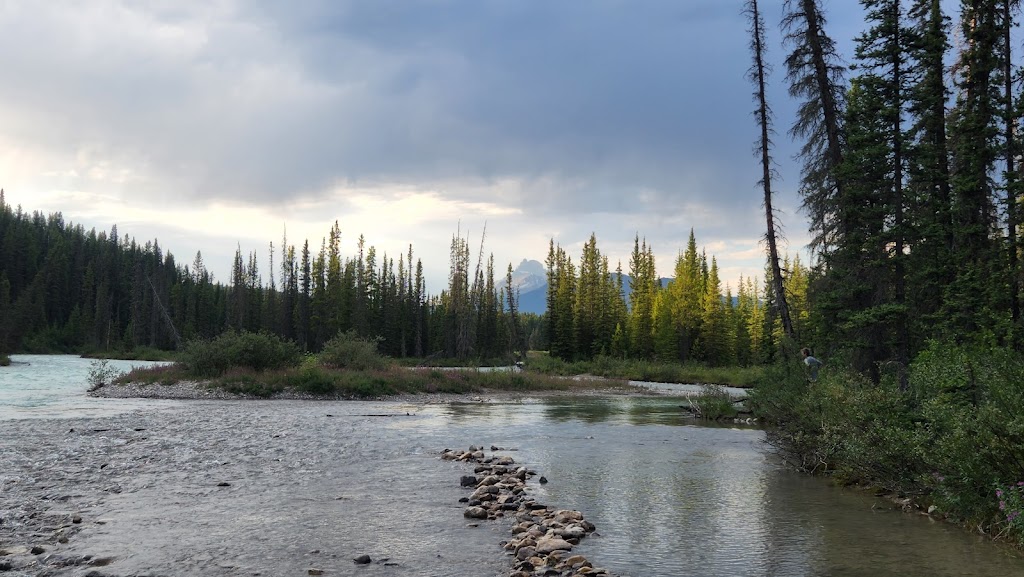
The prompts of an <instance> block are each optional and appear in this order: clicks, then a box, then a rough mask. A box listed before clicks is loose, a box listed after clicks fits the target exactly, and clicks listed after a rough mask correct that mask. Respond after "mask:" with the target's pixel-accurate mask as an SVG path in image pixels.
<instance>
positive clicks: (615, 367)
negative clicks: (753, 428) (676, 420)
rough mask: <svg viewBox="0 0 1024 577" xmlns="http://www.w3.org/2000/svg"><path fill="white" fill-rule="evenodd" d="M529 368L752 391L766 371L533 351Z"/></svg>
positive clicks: (559, 373) (758, 368)
mask: <svg viewBox="0 0 1024 577" xmlns="http://www.w3.org/2000/svg"><path fill="white" fill-rule="evenodd" d="M526 368H527V369H529V370H530V371H536V372H540V373H545V374H553V375H594V376H598V377H607V378H613V379H627V380H631V381H652V382H657V383H698V384H713V385H729V386H733V387H744V388H748V387H753V386H754V385H756V384H757V383H758V382H759V381H760V380H761V378H762V377H763V375H764V368H763V367H708V366H704V365H700V364H697V363H688V364H680V363H657V362H653V361H645V360H638V359H616V358H613V357H603V356H601V357H595V358H594V359H592V360H589V361H575V362H566V361H563V360H561V359H557V358H555V357H552V356H551V355H549V354H547V353H546V352H542V351H530V352H529V353H528V354H527V357H526Z"/></svg>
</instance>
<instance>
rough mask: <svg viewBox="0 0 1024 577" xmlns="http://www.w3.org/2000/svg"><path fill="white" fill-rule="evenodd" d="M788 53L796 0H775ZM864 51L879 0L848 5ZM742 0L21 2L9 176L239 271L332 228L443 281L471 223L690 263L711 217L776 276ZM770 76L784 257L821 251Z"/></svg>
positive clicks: (742, 257) (515, 250)
mask: <svg viewBox="0 0 1024 577" xmlns="http://www.w3.org/2000/svg"><path fill="white" fill-rule="evenodd" d="M762 4H763V6H762V10H763V12H764V14H765V18H766V20H767V23H768V25H769V28H770V29H771V34H770V37H769V42H770V43H771V47H770V50H771V52H770V54H769V56H770V58H771V59H772V60H773V61H776V62H781V60H782V58H783V55H784V51H783V49H782V48H781V47H780V46H779V35H778V33H777V24H778V21H779V18H780V16H781V14H782V0H774V1H768V0H762ZM825 5H826V10H827V13H828V16H829V20H830V23H829V31H830V34H832V36H833V37H834V38H835V39H836V40H837V41H838V42H839V43H840V45H841V46H842V47H843V49H844V51H846V52H847V54H849V48H850V47H851V45H852V43H851V40H852V38H853V37H854V35H855V34H857V33H858V32H859V31H860V30H861V28H862V25H863V17H862V12H861V9H860V7H859V5H858V3H856V2H854V1H853V0H832V1H826V2H825ZM741 8H742V2H741V1H739V0H734V1H726V0H665V1H658V0H644V1H641V2H636V1H634V2H628V1H625V0H621V1H615V0H563V1H557V2H552V1H549V0H543V1H534V0H505V1H497V0H494V1H492V0H359V1H357V0H352V1H347V0H296V1H294V2H278V1H273V0H252V1H249V0H204V1H198V2H188V1H184V0H141V1H140V0H131V1H128V0H123V1H119V0H90V1H88V2H78V1H62V0H48V1H46V2H38V1H35V0H26V1H19V0H5V1H3V2H0V30H3V34H0V52H2V53H3V55H4V57H3V62H4V65H3V74H2V84H3V88H2V89H0V187H3V188H4V189H5V194H6V199H7V202H8V203H10V204H12V205H19V204H20V205H21V206H22V207H23V208H24V209H25V210H27V211H34V210H39V211H43V212H46V213H50V212H55V211H60V212H62V213H63V215H64V217H65V219H66V220H70V221H73V222H75V223H80V224H82V225H84V226H85V227H86V228H93V227H95V228H96V229H98V230H108V231H109V230H110V227H111V225H114V224H117V226H118V230H119V231H120V233H121V234H122V235H123V234H125V233H127V234H129V235H131V236H133V237H135V238H136V239H137V240H139V241H140V242H144V241H145V240H147V239H153V238H156V239H158V240H159V242H160V244H161V246H162V247H163V248H164V249H165V250H169V251H170V252H172V253H173V254H174V255H175V257H176V258H177V260H178V262H179V263H190V262H191V261H192V259H193V257H194V256H195V253H196V251H197V250H201V251H202V253H203V256H204V258H205V260H206V262H207V265H208V266H209V268H210V269H211V270H212V271H213V272H214V274H215V275H216V277H217V278H218V279H220V280H226V279H227V278H228V270H229V267H230V259H231V257H232V256H233V255H234V252H235V250H236V248H239V247H240V248H241V250H242V253H243V254H244V255H248V253H249V252H250V251H257V252H258V253H259V254H260V255H263V256H262V259H261V262H262V263H264V264H262V272H263V274H264V278H265V279H266V278H267V277H266V275H267V265H266V264H265V263H266V257H265V255H266V253H267V251H268V245H269V243H270V242H273V243H274V245H275V247H277V246H279V245H280V244H281V239H282V236H283V235H284V232H285V230H286V229H287V238H288V242H289V244H294V245H296V246H298V247H301V245H302V242H303V240H305V239H308V240H309V241H310V245H311V247H315V248H319V245H320V241H321V239H322V238H323V237H324V236H325V235H327V233H328V231H329V229H330V226H331V223H333V222H334V221H335V220H337V221H338V222H339V224H340V227H341V230H342V235H343V238H342V250H343V251H344V252H345V254H346V255H351V254H352V253H353V252H354V251H355V242H356V239H357V238H358V236H359V235H360V234H363V235H365V237H366V240H367V243H368V244H371V245H374V246H376V247H377V250H378V252H387V253H388V254H389V255H392V256H394V257H396V261H397V255H398V253H400V252H404V251H405V249H406V247H407V246H408V245H409V244H410V243H412V245H413V248H414V251H415V253H416V255H417V256H418V257H420V258H422V259H423V263H424V266H425V268H426V271H427V275H428V290H430V291H431V292H439V291H440V290H441V288H443V284H444V283H445V279H446V277H447V266H448V246H449V241H450V239H451V237H452V235H453V234H455V233H456V231H457V230H461V231H462V233H463V234H464V235H465V234H467V233H468V235H469V236H470V244H471V245H472V246H474V247H475V246H477V243H479V235H480V233H481V232H482V230H483V228H484V225H485V223H486V227H487V239H486V240H487V242H486V249H485V250H486V251H487V252H491V253H493V254H494V256H495V260H496V262H497V263H498V267H499V268H500V269H501V270H502V271H503V270H504V267H505V266H506V265H507V264H508V263H509V262H512V263H513V265H515V264H518V262H519V261H520V260H521V259H523V258H532V259H537V260H543V258H544V256H545V255H546V252H547V245H548V241H549V239H551V238H554V239H555V241H556V242H558V243H561V244H562V246H564V247H566V248H567V249H568V250H569V252H570V254H572V255H576V256H578V254H579V252H580V248H581V247H582V244H583V242H585V241H586V239H587V238H588V237H589V235H590V234H591V232H593V233H596V235H597V238H598V246H599V247H600V248H601V249H602V251H603V252H604V253H605V254H608V255H609V256H610V258H611V261H612V266H613V267H614V263H615V262H616V261H617V260H620V259H621V260H622V263H623V267H624V268H626V267H628V253H629V251H630V249H631V248H632V243H633V238H634V235H635V234H639V235H640V236H641V237H646V239H647V241H648V242H649V243H651V244H652V245H653V246H654V249H655V254H656V256H657V259H658V262H657V264H658V268H659V272H661V273H662V274H664V275H669V274H670V273H671V269H672V265H673V262H674V260H675V256H676V254H677V253H678V251H679V250H681V249H682V248H684V247H685V243H686V238H687V235H688V233H689V230H690V229H691V228H693V229H694V230H695V233H696V236H697V241H698V243H699V244H700V245H702V246H704V247H706V249H707V251H708V253H709V254H714V255H715V256H717V258H718V261H719V265H720V267H721V268H722V269H723V279H724V280H725V281H727V282H730V283H732V284H733V286H734V287H735V280H736V279H737V278H738V277H739V275H740V274H744V275H758V276H760V275H761V271H762V270H763V262H764V257H763V247H762V246H761V244H759V240H760V237H761V235H762V233H763V227H764V225H763V214H762V209H761V198H760V192H759V190H758V188H757V185H756V182H757V180H758V172H759V169H758V165H757V160H756V159H755V157H754V156H753V155H752V147H753V144H754V140H755V137H756V134H757V128H756V126H755V125H754V120H753V117H752V115H751V111H752V110H753V101H752V99H751V91H752V87H751V85H750V84H749V82H748V81H747V80H746V78H745V74H746V71H747V69H748V67H749V64H750V54H749V50H748V47H747V37H746V34H747V32H746V30H747V27H748V24H747V23H746V21H745V19H744V17H743V16H742V14H741ZM783 76H784V70H783V68H782V66H781V64H777V65H776V67H775V71H774V73H773V75H772V77H771V82H772V94H771V98H772V104H773V107H774V109H775V116H776V119H775V120H776V128H777V132H778V135H777V137H776V142H777V146H776V150H775V158H776V162H777V163H778V164H779V169H780V172H781V174H782V176H783V180H782V181H780V182H777V183H776V189H777V190H778V198H777V200H776V202H777V204H778V207H779V209H780V216H781V219H782V221H783V223H784V226H785V232H786V236H787V238H788V243H789V244H788V250H789V251H790V252H791V253H793V252H797V251H801V250H803V246H804V243H805V242H806V239H807V234H806V228H807V224H806V222H807V220H806V216H805V215H804V214H802V213H801V212H800V211H799V209H798V206H799V199H798V198H797V196H796V194H795V190H796V187H797V184H798V183H797V180H798V168H797V167H796V164H795V162H794V161H793V160H792V159H791V156H792V154H793V152H794V150H795V149H796V146H795V145H794V144H793V143H791V142H790V141H789V138H788V136H787V135H786V130H787V128H788V126H789V124H790V123H791V121H792V112H793V110H794V108H795V103H793V102H791V101H790V100H789V98H788V97H787V96H786V91H785V87H784V85H783Z"/></svg>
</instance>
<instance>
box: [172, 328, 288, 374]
mask: <svg viewBox="0 0 1024 577" xmlns="http://www.w3.org/2000/svg"><path fill="white" fill-rule="evenodd" d="M300 360H301V353H300V351H299V347H298V346H296V345H295V343H293V342H291V341H285V340H283V339H281V338H280V337H278V336H277V335H273V334H271V333H267V332H258V333H250V332H244V331H243V332H235V331H227V332H225V333H224V334H222V335H220V336H219V337H217V338H215V339H213V340H209V341H207V340H193V341H189V342H188V343H187V344H186V345H185V350H184V351H182V353H181V357H180V359H179V362H180V363H181V364H182V365H183V366H184V367H185V369H186V370H187V371H188V372H189V374H191V375H192V376H195V377H199V378H214V377H219V376H221V375H223V374H224V373H226V372H227V371H228V370H229V369H233V368H245V369H251V370H253V371H256V372H261V371H266V370H276V369H285V368H288V367H294V366H296V365H297V364H298V363H299V361H300Z"/></svg>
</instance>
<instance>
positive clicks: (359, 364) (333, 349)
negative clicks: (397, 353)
mask: <svg viewBox="0 0 1024 577" xmlns="http://www.w3.org/2000/svg"><path fill="white" fill-rule="evenodd" d="M318 359H319V363H320V365H321V366H324V367H328V368H332V369H351V370H356V371H367V370H382V369H385V368H387V366H388V365H389V364H390V363H389V362H388V359H387V358H386V357H384V356H383V355H381V354H380V353H379V352H377V340H376V339H365V338H362V337H359V336H357V335H356V333H355V331H351V330H350V331H347V332H343V333H338V335H337V336H335V337H334V338H333V339H331V340H329V341H327V343H326V344H324V348H323V350H322V351H320V354H319V355H318Z"/></svg>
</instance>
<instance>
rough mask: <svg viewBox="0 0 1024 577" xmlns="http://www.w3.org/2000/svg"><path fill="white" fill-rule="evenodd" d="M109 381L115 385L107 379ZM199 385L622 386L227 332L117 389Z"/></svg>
mask: <svg viewBox="0 0 1024 577" xmlns="http://www.w3.org/2000/svg"><path fill="white" fill-rule="evenodd" d="M102 377H103V379H102V380H104V381H109V380H111V379H110V377H109V375H106V374H103V375H102ZM186 380H192V381H202V382H203V383H206V386H210V387H218V388H222V389H224V390H226V391H228V392H232V393H237V394H243V395H252V396H257V397H272V396H274V395H276V394H279V393H283V392H287V391H291V392H301V393H307V394H310V395H314V396H320V397H330V398H374V397H382V396H387V395H396V394H401V393H473V392H481V391H485V390H502V391H521V392H528V391H565V390H569V389H572V388H601V387H610V386H618V385H620V384H621V381H615V380H583V381H578V380H570V379H564V378H561V377H558V376H553V375H545V374H539V373H535V372H523V371H511V370H510V371H493V372H487V371H478V370H473V369H468V370H447V369H441V368H436V367H435V368H412V367H404V366H400V365H399V364H397V363H395V362H393V361H392V360H391V359H389V358H387V357H385V356H384V355H382V354H381V353H380V352H379V351H378V350H377V341H376V340H375V339H365V338H362V337H359V336H357V335H355V333H353V332H345V333H339V334H338V335H337V336H335V337H334V338H333V339H331V340H330V341H328V342H327V343H326V344H325V346H324V349H323V351H321V352H320V353H318V354H305V353H302V352H301V351H300V350H299V348H298V347H297V346H296V345H295V344H294V343H292V342H290V341H286V340H284V339H281V338H280V337H278V336H277V335H274V334H272V333H267V332H261V333H247V332H235V331H229V332H227V333H224V334H223V335H221V336H219V337H217V338H214V339H210V340H197V341H192V342H190V343H188V344H187V345H186V347H185V349H184V350H183V351H182V353H181V355H180V358H179V360H178V362H177V363H175V364H174V365H168V366H161V367H150V368H140V369H135V370H133V371H131V372H129V373H127V374H125V375H122V376H120V377H119V378H117V379H116V382H120V383H127V382H133V383H143V384H172V383H176V382H179V381H186Z"/></svg>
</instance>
